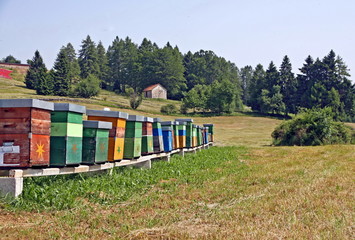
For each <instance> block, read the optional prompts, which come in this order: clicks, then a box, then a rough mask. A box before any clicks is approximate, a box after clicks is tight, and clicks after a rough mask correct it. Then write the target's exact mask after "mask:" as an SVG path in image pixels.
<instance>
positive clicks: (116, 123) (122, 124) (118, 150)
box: [86, 110, 128, 162]
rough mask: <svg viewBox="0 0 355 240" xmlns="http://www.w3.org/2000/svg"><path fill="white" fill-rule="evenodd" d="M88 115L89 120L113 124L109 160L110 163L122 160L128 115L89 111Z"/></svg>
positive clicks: (110, 133) (110, 134) (115, 112)
mask: <svg viewBox="0 0 355 240" xmlns="http://www.w3.org/2000/svg"><path fill="white" fill-rule="evenodd" d="M86 115H87V116H88V120H93V121H105V122H110V123H112V129H111V130H110V131H109V144H108V155H107V160H108V161H110V162H112V161H118V160H122V159H123V151H124V143H125V131H126V120H127V118H128V113H125V112H117V111H102V110H87V111H86Z"/></svg>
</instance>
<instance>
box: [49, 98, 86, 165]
mask: <svg viewBox="0 0 355 240" xmlns="http://www.w3.org/2000/svg"><path fill="white" fill-rule="evenodd" d="M85 110H86V109H85V107H84V106H80V105H76V104H71V103H55V104H54V111H53V112H52V113H51V121H52V123H51V144H50V145H51V151H50V165H51V166H67V165H78V164H80V163H81V160H82V146H83V114H84V113H85Z"/></svg>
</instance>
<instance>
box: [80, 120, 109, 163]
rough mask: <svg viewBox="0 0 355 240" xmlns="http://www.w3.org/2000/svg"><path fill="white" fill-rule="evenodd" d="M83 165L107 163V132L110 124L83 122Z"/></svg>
mask: <svg viewBox="0 0 355 240" xmlns="http://www.w3.org/2000/svg"><path fill="white" fill-rule="evenodd" d="M83 127H84V130H83V156H82V157H83V160H82V163H83V164H94V163H102V162H106V161H107V156H108V143H109V141H108V138H109V131H110V129H112V123H111V122H102V121H84V122H83Z"/></svg>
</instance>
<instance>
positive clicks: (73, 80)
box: [62, 43, 80, 86]
mask: <svg viewBox="0 0 355 240" xmlns="http://www.w3.org/2000/svg"><path fill="white" fill-rule="evenodd" d="M62 51H64V53H65V55H66V56H67V58H68V61H69V68H70V70H69V79H70V85H71V86H73V85H75V84H77V83H78V82H79V81H80V66H79V63H78V59H77V57H76V52H75V49H74V47H73V45H72V44H71V43H68V44H67V46H65V47H63V48H62Z"/></svg>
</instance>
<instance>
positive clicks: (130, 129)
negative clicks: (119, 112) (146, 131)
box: [123, 115, 144, 159]
mask: <svg viewBox="0 0 355 240" xmlns="http://www.w3.org/2000/svg"><path fill="white" fill-rule="evenodd" d="M143 122H144V117H143V116H138V115H129V116H128V119H127V122H126V131H125V140H124V151H123V158H126V159H132V158H139V157H140V156H141V152H142V126H143Z"/></svg>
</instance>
